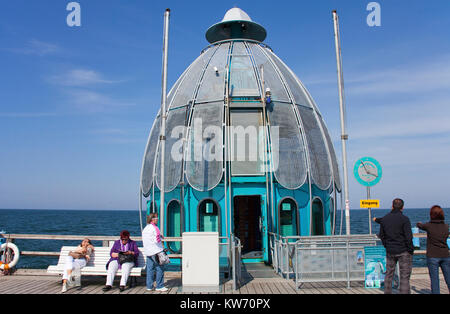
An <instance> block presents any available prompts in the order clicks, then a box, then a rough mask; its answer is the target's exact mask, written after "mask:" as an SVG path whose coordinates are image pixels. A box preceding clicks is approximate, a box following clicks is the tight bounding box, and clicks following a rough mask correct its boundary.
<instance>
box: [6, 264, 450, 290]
mask: <svg viewBox="0 0 450 314" xmlns="http://www.w3.org/2000/svg"><path fill="white" fill-rule="evenodd" d="M118 278H120V277H118ZM118 278H116V281H115V287H114V288H113V289H112V290H110V291H108V292H106V293H105V292H103V291H102V288H103V287H104V285H105V277H102V276H85V277H83V278H82V282H81V283H82V286H81V288H76V287H75V288H71V289H69V290H68V291H67V292H66V293H65V294H161V292H156V291H147V290H146V286H145V278H142V277H141V278H138V280H137V285H136V286H135V287H132V288H127V289H126V290H125V291H123V292H120V291H119V289H118ZM165 285H166V287H167V288H168V289H169V290H168V291H167V292H164V293H162V294H186V293H184V292H182V289H181V287H182V281H181V275H180V273H166V274H165ZM61 287H62V286H61V277H60V276H53V275H46V272H45V270H43V271H27V270H21V271H18V272H16V273H15V274H14V275H11V276H1V275H0V295H1V294H42V295H44V294H61ZM440 288H441V293H442V294H448V290H447V286H446V284H445V281H444V278H443V277H442V275H441V283H440ZM394 293H396V291H395V290H394ZM411 293H412V294H430V293H431V290H430V279H429V277H428V273H427V271H426V269H424V268H418V269H417V268H416V269H414V270H413V275H412V277H411ZM187 294H189V293H187ZM220 294H235V295H246V294H259V295H274V294H383V290H380V289H365V288H364V283H363V282H352V283H351V288H350V289H347V283H346V282H322V283H305V284H303V286H302V288H301V289H299V290H296V289H295V283H294V281H293V280H286V279H283V278H281V277H272V278H251V279H248V280H245V284H244V285H243V286H242V287H240V289H239V290H236V291H234V290H233V282H232V281H231V280H226V279H222V281H221V292H220Z"/></svg>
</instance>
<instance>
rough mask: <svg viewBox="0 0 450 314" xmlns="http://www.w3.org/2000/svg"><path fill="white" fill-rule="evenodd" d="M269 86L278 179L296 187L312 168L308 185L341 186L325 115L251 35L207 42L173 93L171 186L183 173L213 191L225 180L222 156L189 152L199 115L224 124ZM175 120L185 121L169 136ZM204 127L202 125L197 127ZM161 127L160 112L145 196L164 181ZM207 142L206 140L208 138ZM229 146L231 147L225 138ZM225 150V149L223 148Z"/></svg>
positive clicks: (147, 161)
mask: <svg viewBox="0 0 450 314" xmlns="http://www.w3.org/2000/svg"><path fill="white" fill-rule="evenodd" d="M232 10H233V9H232ZM229 13H230V14H229V15H228V13H227V15H228V16H230V17H234V16H235V15H236V14H235V13H240V12H239V11H237V10H233V12H229ZM244 13H245V12H244ZM227 15H226V16H225V17H227ZM261 67H262V68H263V72H264V84H263V81H262V79H261V73H260V69H261ZM265 88H270V90H271V93H272V95H271V96H272V97H271V99H272V102H271V103H270V104H268V105H267V106H266V111H267V121H268V123H269V127H270V128H272V127H274V126H277V127H278V128H279V141H278V142H276V143H275V142H274V141H271V142H270V144H269V145H271V151H277V152H278V155H277V158H279V160H277V162H278V164H279V166H278V168H277V169H276V170H274V177H275V179H276V181H277V182H278V183H279V184H280V185H281V186H283V187H285V188H287V189H292V190H293V189H297V188H300V187H301V186H303V185H305V184H308V175H309V178H310V179H311V181H310V182H311V184H313V185H315V186H316V187H318V188H319V189H321V190H330V189H332V188H333V186H334V185H335V186H336V187H337V189H338V190H340V189H341V185H340V178H339V171H338V164H337V160H336V155H335V151H334V148H333V144H332V141H331V138H330V135H329V133H328V130H327V128H326V125H325V122H324V121H323V118H322V115H321V114H320V112H319V110H318V109H317V106H316V105H315V103H314V101H313V99H312V98H311V96H310V94H309V93H308V91H307V90H306V88H305V87H304V86H303V84H302V83H301V81H300V80H299V79H298V78H297V77H296V76H295V74H294V73H293V72H292V70H290V69H289V68H288V67H287V66H286V65H285V63H283V61H281V60H280V59H279V58H278V57H277V56H276V55H275V54H274V53H273V52H272V50H271V49H270V48H268V47H267V46H265V45H262V44H260V43H257V42H254V41H250V40H229V41H224V42H220V43H217V44H215V45H211V46H210V47H208V48H206V49H205V50H204V52H203V53H202V54H201V55H200V56H199V57H198V58H197V59H196V60H195V61H194V62H193V63H192V64H191V65H190V66H189V67H188V68H187V69H186V71H185V72H184V73H183V74H182V75H181V76H180V78H179V79H178V80H177V82H176V83H175V84H174V86H173V87H172V89H171V91H170V92H169V94H168V99H167V104H168V105H169V107H168V108H169V109H168V117H167V130H166V134H167V135H168V138H167V140H166V153H165V156H166V160H165V167H166V170H165V190H166V191H167V192H169V191H172V190H174V189H175V188H176V187H177V186H178V185H179V184H180V182H181V178H182V176H183V175H184V174H185V175H186V179H187V183H188V184H189V185H190V186H191V187H193V188H194V189H196V190H199V191H208V190H211V189H213V188H214V187H215V186H217V185H218V184H219V183H220V181H221V180H222V177H223V171H224V168H225V165H224V162H223V161H216V160H213V161H208V160H201V161H195V160H194V161H190V160H186V156H188V155H189V154H191V153H193V152H192V151H191V150H192V134H193V133H194V132H195V127H194V124H193V121H195V119H202V120H203V121H207V122H208V125H213V126H217V127H223V126H224V125H226V123H227V120H226V115H225V112H226V110H227V106H230V107H231V108H240V109H246V108H247V109H251V108H253V109H254V108H255V107H258V106H262V102H261V99H262V98H263V95H264V92H265ZM249 99H250V100H252V99H253V100H255V101H253V102H252V101H248V100H249ZM258 99H259V100H260V101H257V100H258ZM228 123H229V121H228ZM205 124H206V123H205ZM177 126H186V127H187V128H186V129H184V130H182V131H180V132H176V136H175V137H172V138H169V137H170V135H171V134H172V135H173V133H172V131H173V130H175V129H176V127H177ZM206 127H207V126H206V125H205V126H203V129H202V130H200V131H204V130H205V128H206ZM159 128H160V118H159V114H158V117H157V118H156V120H155V122H154V124H153V127H152V130H151V132H150V136H149V139H148V143H147V147H146V151H145V156H144V161H143V167H142V173H141V188H142V192H143V194H144V196H148V195H149V194H150V190H151V188H152V186H153V182H154V181H156V186H157V187H159V186H160V179H161V178H160V173H159V172H160V171H159V169H160V160H158V158H157V156H159V154H158V151H159V149H160V148H159ZM180 139H184V143H185V145H182V146H179V140H180ZM204 141H205V144H207V143H206V141H207V139H204ZM224 149H227V146H226V145H224ZM174 150H175V151H180V152H181V155H182V156H183V158H180V160H173V158H171V152H172V151H174ZM194 153H195V152H194ZM223 153H224V155H225V153H226V150H225V151H223ZM274 158H275V157H274ZM155 177H156V180H154V178H155ZM183 181H184V180H183ZM332 182H334V184H332Z"/></svg>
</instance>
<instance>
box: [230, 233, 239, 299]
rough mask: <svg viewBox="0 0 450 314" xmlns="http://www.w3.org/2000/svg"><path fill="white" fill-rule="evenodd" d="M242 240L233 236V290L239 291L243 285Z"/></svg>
mask: <svg viewBox="0 0 450 314" xmlns="http://www.w3.org/2000/svg"><path fill="white" fill-rule="evenodd" d="M241 249H242V246H241V240H239V238H236V237H235V236H234V235H231V246H230V250H231V254H230V256H231V265H232V266H231V267H232V271H233V274H232V276H233V290H237V289H239V287H240V286H241V284H242V272H241V271H242V264H241V263H242V262H241Z"/></svg>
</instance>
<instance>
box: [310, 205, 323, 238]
mask: <svg viewBox="0 0 450 314" xmlns="http://www.w3.org/2000/svg"><path fill="white" fill-rule="evenodd" d="M323 227H324V226H323V205H322V201H321V200H320V199H318V198H316V199H315V200H314V201H313V206H312V235H324V230H323Z"/></svg>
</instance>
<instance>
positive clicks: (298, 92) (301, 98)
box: [265, 49, 311, 107]
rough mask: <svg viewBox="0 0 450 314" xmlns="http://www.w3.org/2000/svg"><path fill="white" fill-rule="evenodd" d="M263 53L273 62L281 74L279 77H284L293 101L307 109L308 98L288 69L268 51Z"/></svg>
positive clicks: (308, 104)
mask: <svg viewBox="0 0 450 314" xmlns="http://www.w3.org/2000/svg"><path fill="white" fill-rule="evenodd" d="M265 51H266V52H267V53H268V54H269V55H270V56H271V58H272V60H273V61H274V62H275V64H276V66H277V67H278V69H279V70H280V72H281V75H282V76H283V77H284V80H285V81H286V84H287V85H288V86H289V89H290V90H291V93H292V95H293V96H294V101H295V103H296V104H298V105H304V106H307V107H311V105H310V103H309V101H308V98H307V97H306V95H305V93H304V92H303V90H302V89H301V87H300V85H299V84H298V82H297V79H296V77H294V74H293V73H292V71H290V69H289V68H288V67H287V66H286V65H285V64H284V63H283V62H282V61H281V60H280V59H279V58H278V57H277V56H276V55H275V54H274V53H272V52H271V51H270V50H269V49H265Z"/></svg>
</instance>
